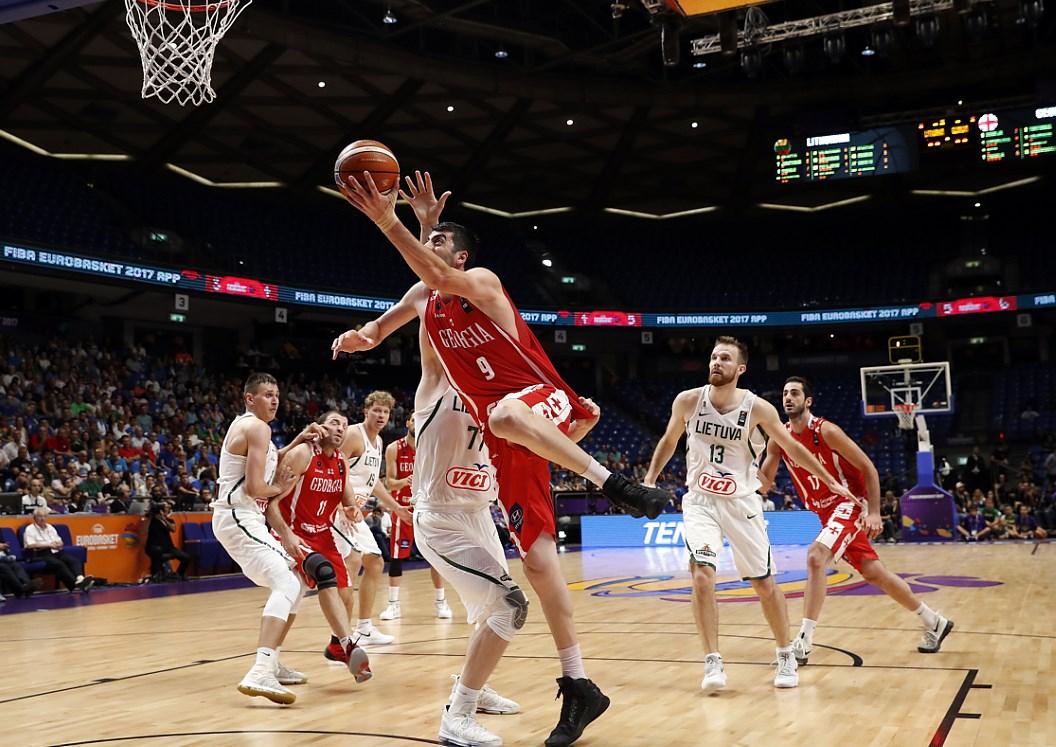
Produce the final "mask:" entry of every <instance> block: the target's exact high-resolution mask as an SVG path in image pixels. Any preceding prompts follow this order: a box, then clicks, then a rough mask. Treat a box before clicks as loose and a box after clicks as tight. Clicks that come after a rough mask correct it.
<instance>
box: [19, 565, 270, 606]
mask: <svg viewBox="0 0 1056 747" xmlns="http://www.w3.org/2000/svg"><path fill="white" fill-rule="evenodd" d="M250 586H253V582H252V581H250V580H249V579H248V578H246V577H245V576H243V575H241V574H231V575H225V576H205V577H203V578H200V579H197V580H195V581H187V582H184V583H168V584H142V585H139V586H118V587H113V588H106V587H103V588H96V589H93V590H92V591H91V592H89V593H87V594H85V593H83V592H79V591H76V592H73V593H72V594H71V593H69V592H65V591H57V592H52V593H45V594H34V595H33V596H32V597H30V598H29V599H8V600H7V601H6V602H4V603H3V604H0V615H15V614H19V613H21V612H38V611H41V610H63V609H70V608H72V607H87V606H89V605H95V604H110V603H113V602H132V601H135V600H137V599H157V598H159V597H175V596H180V595H182V594H202V593H205V592H209V591H228V590H230V589H244V588H247V587H250Z"/></svg>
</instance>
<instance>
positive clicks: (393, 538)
mask: <svg viewBox="0 0 1056 747" xmlns="http://www.w3.org/2000/svg"><path fill="white" fill-rule="evenodd" d="M413 473H414V413H413V412H412V413H411V414H410V415H408V416H407V435H406V436H404V437H403V438H400V439H397V440H395V441H393V442H392V443H391V444H389V445H388V446H386V447H385V487H387V488H388V489H389V492H390V493H392V497H393V499H394V500H395V501H396V502H397V503H399V504H400V505H401V506H403V507H404V508H406V509H407V510H408V511H411V512H413V511H414V507H413V505H412V503H411V494H412V491H411V476H412V475H413ZM413 546H414V523H413V522H411V523H408V522H406V521H404V520H403V519H401V518H400V517H399V516H396V515H395V514H393V517H392V529H391V530H390V531H389V557H390V560H389V606H388V607H386V608H385V609H384V610H383V611H382V613H381V615H380V617H381V619H382V620H399V619H400V617H402V613H401V612H400V582H401V580H402V578H403V561H404V560H406V559H407V558H409V557H410V556H411V548H412V547H413ZM429 571H430V573H431V574H432V577H433V589H434V591H435V595H436V616H437V617H438V618H440V619H441V620H450V619H451V618H452V616H453V613H452V612H451V607H450V606H449V605H448V604H447V592H446V591H445V590H444V579H443V578H441V577H440V574H439V573H437V572H436V569H435V568H430V569H429Z"/></svg>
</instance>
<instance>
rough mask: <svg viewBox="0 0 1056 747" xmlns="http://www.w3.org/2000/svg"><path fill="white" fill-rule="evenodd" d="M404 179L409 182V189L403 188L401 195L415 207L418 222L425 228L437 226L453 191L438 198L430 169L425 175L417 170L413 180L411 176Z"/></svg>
mask: <svg viewBox="0 0 1056 747" xmlns="http://www.w3.org/2000/svg"><path fill="white" fill-rule="evenodd" d="M403 179H404V181H405V182H406V183H407V191H404V190H402V189H401V190H400V197H402V198H403V199H405V200H406V201H407V203H408V204H409V205H410V206H411V208H413V209H414V215H415V217H416V218H417V219H418V223H420V224H421V225H422V226H423V227H424V228H431V227H432V226H435V225H436V224H437V223H439V222H440V214H441V213H443V212H444V205H446V204H447V199H448V198H449V197H450V196H451V193H450V192H444V193H443V194H442V195H440V197H439V198H437V196H436V193H435V192H434V191H433V177H432V176H430V174H429V172H428V171H426V172H425V174H424V175H423V174H422V172H421V171H415V172H414V180H413V181H412V180H411V177H410V176H405V177H404V178H403Z"/></svg>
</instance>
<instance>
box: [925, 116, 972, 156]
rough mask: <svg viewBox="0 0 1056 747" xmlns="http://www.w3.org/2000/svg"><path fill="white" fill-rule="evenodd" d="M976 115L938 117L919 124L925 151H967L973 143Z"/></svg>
mask: <svg viewBox="0 0 1056 747" xmlns="http://www.w3.org/2000/svg"><path fill="white" fill-rule="evenodd" d="M975 121H976V117H975V115H972V116H968V115H965V116H963V117H952V116H950V117H937V118H935V119H929V120H926V121H924V122H918V123H917V132H919V133H920V141H921V145H922V146H923V148H924V150H925V151H926V152H927V151H936V150H967V149H968V148H970V147H971V143H972V135H973V132H972V127H973V126H974V125H975Z"/></svg>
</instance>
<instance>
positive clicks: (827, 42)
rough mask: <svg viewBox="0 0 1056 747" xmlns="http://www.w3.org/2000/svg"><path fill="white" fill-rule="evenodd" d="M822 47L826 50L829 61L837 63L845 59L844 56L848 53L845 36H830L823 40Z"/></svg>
mask: <svg viewBox="0 0 1056 747" xmlns="http://www.w3.org/2000/svg"><path fill="white" fill-rule="evenodd" d="M821 46H822V49H824V50H825V56H826V57H828V58H829V61H830V62H833V63H837V62H839V61H840V60H842V59H843V55H844V53H846V51H847V40H846V39H845V38H844V36H843V34H830V35H829V36H826V37H825V38H824V39H822V41H821Z"/></svg>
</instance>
